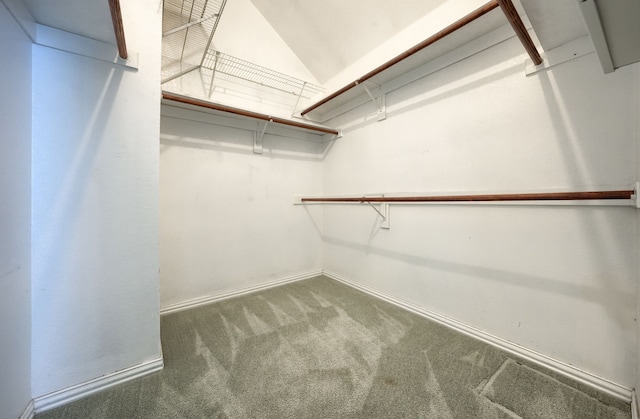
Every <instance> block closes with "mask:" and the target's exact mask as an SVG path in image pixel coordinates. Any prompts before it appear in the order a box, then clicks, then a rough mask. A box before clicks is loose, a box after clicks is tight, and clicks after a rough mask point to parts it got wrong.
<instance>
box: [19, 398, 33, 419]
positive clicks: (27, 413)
mask: <svg viewBox="0 0 640 419" xmlns="http://www.w3.org/2000/svg"><path fill="white" fill-rule="evenodd" d="M34 415H35V411H34V409H33V400H29V404H28V405H27V407H26V408H25V409H24V412H22V414H21V415H20V418H19V419H33V417H34Z"/></svg>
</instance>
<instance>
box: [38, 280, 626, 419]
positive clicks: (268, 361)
mask: <svg viewBox="0 0 640 419" xmlns="http://www.w3.org/2000/svg"><path fill="white" fill-rule="evenodd" d="M161 327H162V347H163V354H164V360H165V369H164V370H163V371H162V372H160V373H157V374H154V375H151V376H148V377H145V378H142V379H139V380H136V381H133V382H130V383H127V384H123V385H120V386H118V387H115V388H113V389H111V390H107V391H104V392H102V393H99V394H96V395H94V396H91V397H87V398H85V399H83V400H80V401H77V402H75V403H72V404H69V405H66V406H63V407H60V408H58V409H55V410H51V411H48V412H44V413H42V414H38V415H37V416H36V418H37V419H54V418H96V419H100V418H519V417H522V418H580V419H589V418H607V419H612V418H613V419H617V418H629V417H630V407H629V405H628V404H626V403H624V402H622V401H619V400H616V399H614V398H611V397H609V396H606V395H603V394H599V393H598V392H596V391H594V390H593V389H591V388H588V387H586V386H581V385H580V384H578V383H572V382H571V381H570V380H568V379H566V378H565V377H562V376H559V375H554V374H553V373H551V372H549V371H545V370H544V369H542V368H540V367H538V366H536V365H533V364H530V363H528V362H526V361H523V360H520V359H517V358H515V357H513V356H511V355H509V354H507V353H505V352H503V351H501V350H499V349H496V348H494V347H491V346H489V345H487V344H484V343H482V342H480V341H477V340H475V339H473V338H470V337H467V336H465V335H462V334H460V333H457V332H454V331H452V330H449V329H448V328H446V327H443V326H441V325H439V324H437V323H434V322H431V321H429V320H426V319H424V318H422V317H420V316H417V315H415V314H412V313H410V312H407V311H405V310H403V309H400V308H398V307H395V306H393V305H390V304H388V303H386V302H384V301H381V300H378V299H375V298H373V297H371V296H368V295H365V294H363V293H361V292H359V291H357V290H354V289H352V288H350V287H347V286H345V285H343V284H341V283H339V282H336V281H333V280H331V279H329V278H326V277H318V278H313V279H309V280H305V281H300V282H296V283H293V284H289V285H285V286H281V287H278V288H273V289H269V290H266V291H262V292H258V293H255V294H251V295H248V296H243V297H238V298H234V299H229V300H226V301H222V302H219V303H215V304H210V305H207V306H203V307H199V308H195V309H191V310H188V311H183V312H178V313H174V314H169V315H166V316H163V317H162V320H161Z"/></svg>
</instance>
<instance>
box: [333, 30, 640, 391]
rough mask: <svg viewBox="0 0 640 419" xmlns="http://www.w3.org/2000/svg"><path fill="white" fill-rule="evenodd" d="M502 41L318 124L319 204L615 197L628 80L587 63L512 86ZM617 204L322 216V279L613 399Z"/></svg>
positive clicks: (627, 260) (628, 235)
mask: <svg viewBox="0 0 640 419" xmlns="http://www.w3.org/2000/svg"><path fill="white" fill-rule="evenodd" d="M524 60H525V56H524V54H523V52H522V47H521V45H520V44H519V43H518V41H517V39H515V38H512V39H510V40H508V41H506V42H503V43H501V44H498V45H496V46H494V47H492V48H490V49H488V50H486V51H484V52H482V53H479V54H477V55H475V56H472V57H470V58H468V59H466V60H464V61H462V62H459V63H457V64H455V65H452V66H450V67H448V68H447V70H446V71H440V72H437V73H435V74H433V75H430V76H428V77H425V78H423V79H420V80H418V81H416V82H414V83H411V84H410V85H407V86H405V87H403V88H401V89H398V90H396V91H393V92H391V93H389V94H388V95H387V97H386V103H387V119H386V120H384V121H382V122H377V121H376V118H375V111H374V109H373V106H372V105H370V104H368V105H366V106H363V107H361V108H358V109H356V110H353V111H351V112H349V113H347V114H345V115H342V116H340V117H339V118H337V119H335V120H333V121H331V122H330V124H332V125H335V126H340V127H343V133H344V138H343V139H342V140H340V141H338V142H336V144H335V146H334V147H333V148H332V149H331V151H330V152H329V154H328V155H327V157H326V159H325V162H324V166H323V170H324V175H323V176H324V193H325V194H327V195H335V194H355V195H360V194H365V193H379V192H385V193H402V192H404V193H407V192H408V193H436V194H437V193H443V192H444V193H447V192H468V193H472V192H488V191H490V192H510V191H512V192H513V191H521V192H522V191H535V190H584V189H594V188H595V189H599V188H617V187H620V186H624V187H627V188H628V187H630V186H631V185H632V184H633V183H634V182H635V179H636V176H637V175H636V153H635V147H636V127H637V125H636V124H637V107H635V105H634V100H633V97H634V96H633V95H634V94H633V91H632V77H633V73H632V71H631V69H630V68H624V69H620V70H618V71H616V72H615V73H613V74H610V75H607V76H604V75H603V74H602V71H601V69H600V66H599V64H598V61H597V57H596V56H595V55H594V54H590V55H587V56H585V57H582V58H580V59H577V60H574V61H571V62H568V63H566V64H563V65H561V66H558V67H555V68H553V69H552V70H550V71H546V72H541V73H538V74H536V75H534V76H531V77H525V75H524ZM636 217H637V215H636V210H635V209H633V208H631V207H572V206H561V207H554V206H518V205H511V206H495V205H493V206H492V205H430V206H393V207H392V208H391V218H390V221H391V229H390V230H382V229H380V228H379V220H378V215H377V214H376V213H375V212H374V211H373V210H372V209H371V208H368V207H366V206H362V205H361V206H358V205H351V206H345V205H342V206H337V205H327V206H325V210H324V230H323V231H324V237H323V240H324V256H325V259H324V267H325V269H326V270H328V271H332V272H335V273H336V274H339V275H341V276H344V277H346V278H349V279H351V280H353V281H355V282H357V283H359V284H362V285H365V286H368V287H370V288H373V289H375V290H378V291H381V292H385V293H387V294H390V295H392V296H395V297H397V298H400V299H404V300H407V301H410V302H413V303H415V304H417V305H419V306H421V307H423V308H425V309H428V310H432V311H434V312H437V313H439V314H442V315H445V316H448V317H450V318H453V319H455V320H458V321H461V322H463V323H466V324H468V325H470V326H473V327H476V328H478V329H481V330H483V331H485V332H486V333H490V334H493V335H495V336H498V337H501V338H503V339H506V340H509V341H511V342H513V343H515V344H518V345H522V346H524V347H526V348H529V349H532V350H535V351H538V352H540V353H543V354H545V355H546V356H550V357H553V358H555V359H557V360H560V361H563V362H565V363H568V364H571V365H573V366H575V367H577V368H580V369H583V370H585V371H588V372H590V373H592V374H595V375H597V376H600V377H603V378H605V379H608V380H611V381H613V382H615V383H618V384H620V385H622V386H626V387H628V388H632V387H634V386H635V372H634V366H635V360H636V333H637V329H636V324H635V319H634V318H635V316H636V311H637V310H636V297H635V296H636V286H637V277H638V275H637V272H638V270H637V266H636V254H637V243H636V228H635V226H636Z"/></svg>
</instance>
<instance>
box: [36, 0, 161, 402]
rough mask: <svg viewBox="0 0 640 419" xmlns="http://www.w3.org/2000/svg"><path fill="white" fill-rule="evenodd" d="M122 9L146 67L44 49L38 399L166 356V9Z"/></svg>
mask: <svg viewBox="0 0 640 419" xmlns="http://www.w3.org/2000/svg"><path fill="white" fill-rule="evenodd" d="M122 12H123V20H124V23H125V25H126V26H127V23H131V24H129V25H128V26H127V40H128V47H129V49H130V50H131V51H138V52H139V53H140V61H139V68H138V69H137V70H135V71H134V70H131V69H128V68H125V67H122V66H116V65H113V64H109V63H106V62H103V61H97V60H93V59H90V58H86V57H81V56H78V55H73V54H69V53H67V52H64V51H60V50H54V49H49V48H46V47H40V46H35V47H34V50H33V71H34V75H33V80H34V81H33V83H34V84H33V91H34V98H36V99H37V100H36V101H35V102H34V109H33V162H34V166H33V265H32V266H33V318H34V322H33V346H32V357H33V365H32V366H33V378H32V381H33V383H32V384H33V396H34V397H38V396H41V395H44V394H47V393H50V392H52V391H56V390H60V389H65V388H67V387H70V386H73V385H76V384H79V383H83V382H85V381H88V380H91V379H94V378H97V377H102V376H104V375H106V374H110V373H113V372H116V371H120V370H123V369H125V368H129V367H132V366H136V365H139V364H141V363H144V362H148V361H152V360H156V359H158V358H160V357H161V356H162V355H161V350H160V327H159V297H158V294H159V289H158V288H159V285H158V283H159V279H158V269H159V261H158V177H159V175H158V136H159V126H160V106H159V102H160V92H159V89H158V85H159V83H160V41H161V39H160V34H161V7H160V4H159V2H158V1H156V0H145V1H142V2H135V4H134V3H130V4H128V5H123V10H122ZM133 22H135V24H133Z"/></svg>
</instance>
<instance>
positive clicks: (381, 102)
mask: <svg viewBox="0 0 640 419" xmlns="http://www.w3.org/2000/svg"><path fill="white" fill-rule="evenodd" d="M356 84H358V85H360V86H362V88H363V89H364V91H365V92H367V96H369V99H371V101H372V102H373V104H374V105H375V106H376V114H377V115H378V121H384V120H385V119H387V108H386V102H385V95H384V93H382V86H378V95H377V97H376V96H374V95H373V93H371V90H369V88H368V87H367V85H366V84H365V83H357V82H356Z"/></svg>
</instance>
